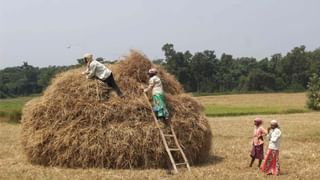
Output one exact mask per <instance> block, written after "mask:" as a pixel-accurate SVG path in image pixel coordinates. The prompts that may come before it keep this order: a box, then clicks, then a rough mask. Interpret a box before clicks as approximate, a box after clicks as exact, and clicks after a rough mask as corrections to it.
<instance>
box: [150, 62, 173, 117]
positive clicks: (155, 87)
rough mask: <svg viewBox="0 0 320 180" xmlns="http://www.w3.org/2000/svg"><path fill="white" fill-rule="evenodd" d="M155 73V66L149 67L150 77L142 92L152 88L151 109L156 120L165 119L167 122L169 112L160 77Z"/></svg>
mask: <svg viewBox="0 0 320 180" xmlns="http://www.w3.org/2000/svg"><path fill="white" fill-rule="evenodd" d="M157 74H158V71H157V69H155V68H151V69H150V70H149V71H148V75H149V77H150V79H149V86H148V87H147V88H146V89H144V92H145V93H146V92H148V91H149V90H152V100H153V111H154V112H155V114H156V117H157V118H158V120H165V122H166V123H168V120H169V112H168V110H167V107H166V104H165V99H164V92H163V87H162V83H161V79H160V78H159V77H158V76H157Z"/></svg>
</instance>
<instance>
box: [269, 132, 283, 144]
mask: <svg viewBox="0 0 320 180" xmlns="http://www.w3.org/2000/svg"><path fill="white" fill-rule="evenodd" d="M280 136H281V131H280V130H279V129H275V130H273V132H272V133H271V136H270V141H271V142H277V141H278V139H279V138H280Z"/></svg>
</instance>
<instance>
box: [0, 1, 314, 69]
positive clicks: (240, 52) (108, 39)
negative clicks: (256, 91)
mask: <svg viewBox="0 0 320 180" xmlns="http://www.w3.org/2000/svg"><path fill="white" fill-rule="evenodd" d="M319 7H320V1H319V0H220V1H218V0H157V1H155V0H114V1H112V0H86V1H85V0H0V69H2V68H4V67H8V66H18V65H22V62H23V61H28V62H29V64H31V65H34V66H41V67H42V66H48V65H70V64H75V63H76V59H77V58H80V57H82V55H83V54H84V53H86V52H92V53H93V54H94V55H95V57H105V58H107V59H116V58H119V57H121V56H123V55H125V54H126V53H128V51H129V50H130V49H139V50H141V51H143V52H144V53H145V54H146V55H147V56H148V57H149V58H151V59H156V58H163V52H162V51H161V47H162V46H163V45H164V44H165V43H173V44H174V45H175V49H176V50H178V51H185V50H190V51H191V52H197V51H203V50H206V49H210V50H215V51H216V54H217V55H218V56H220V55H221V53H223V52H225V53H228V54H232V55H233V56H234V57H243V56H249V57H256V58H258V59H261V58H263V57H268V56H270V55H272V54H275V53H286V52H288V51H290V50H291V49H292V48H293V47H295V46H300V45H302V44H303V45H306V46H307V49H308V50H314V49H315V48H318V47H320V35H319V33H320V20H319V18H320V11H319ZM68 46H71V48H67V47H68Z"/></svg>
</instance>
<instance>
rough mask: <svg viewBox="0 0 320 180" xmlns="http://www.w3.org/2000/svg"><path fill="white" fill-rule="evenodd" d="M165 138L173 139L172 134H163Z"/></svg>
mask: <svg viewBox="0 0 320 180" xmlns="http://www.w3.org/2000/svg"><path fill="white" fill-rule="evenodd" d="M164 136H166V137H174V136H173V135H172V134H164Z"/></svg>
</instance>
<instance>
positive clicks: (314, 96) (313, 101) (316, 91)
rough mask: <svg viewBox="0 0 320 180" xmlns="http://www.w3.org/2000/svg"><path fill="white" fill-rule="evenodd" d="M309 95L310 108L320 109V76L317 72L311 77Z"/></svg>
mask: <svg viewBox="0 0 320 180" xmlns="http://www.w3.org/2000/svg"><path fill="white" fill-rule="evenodd" d="M307 96H308V100H307V106H308V108H309V109H313V110H320V77H319V76H318V75H317V74H313V75H312V76H311V77H310V81H309V83H308V93H307Z"/></svg>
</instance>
